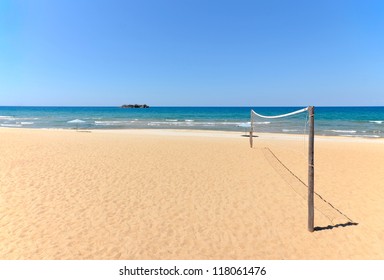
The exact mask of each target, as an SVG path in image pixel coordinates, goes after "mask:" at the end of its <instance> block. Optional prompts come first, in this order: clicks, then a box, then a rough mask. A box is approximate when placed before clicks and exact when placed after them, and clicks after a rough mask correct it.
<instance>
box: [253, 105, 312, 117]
mask: <svg viewBox="0 0 384 280" xmlns="http://www.w3.org/2000/svg"><path fill="white" fill-rule="evenodd" d="M251 111H252V113H253V114H255V115H256V116H258V117H260V118H265V119H278V118H284V117H288V116H292V115H296V114H300V113H302V112H305V111H308V107H306V108H303V109H300V110H297V111H294V112H291V113H287V114H283V115H277V116H264V115H260V114H258V113H256V112H255V111H253V110H251Z"/></svg>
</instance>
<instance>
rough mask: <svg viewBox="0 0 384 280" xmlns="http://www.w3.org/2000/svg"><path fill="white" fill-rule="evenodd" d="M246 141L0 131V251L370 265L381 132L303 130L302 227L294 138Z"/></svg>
mask: <svg viewBox="0 0 384 280" xmlns="http://www.w3.org/2000/svg"><path fill="white" fill-rule="evenodd" d="M254 141H255V147H254V148H253V149H250V148H249V145H248V138H246V137H241V133H229V132H199V131H167V130H134V131H92V132H88V133H86V132H77V131H69V130H68V131H64V130H62V131H60V130H28V129H1V130H0V155H1V156H0V240H1V241H0V259H27V260H29V259H384V164H383V163H384V142H383V140H377V139H376V140H363V139H344V138H330V137H317V139H316V144H315V145H316V151H315V164H316V169H315V182H316V185H315V191H316V192H317V194H318V195H316V196H315V206H316V210H315V226H316V227H317V230H316V231H315V232H313V233H310V232H308V231H307V201H306V192H307V189H306V186H305V185H304V184H303V183H301V182H300V180H302V181H303V182H304V183H305V182H306V180H307V179H306V176H307V174H306V172H307V169H306V162H305V161H306V157H305V149H302V150H303V151H304V155H300V153H297V150H295V149H296V147H300V146H302V143H303V141H301V140H298V139H297V138H294V137H293V138H292V139H290V138H289V137H288V138H284V137H270V138H268V137H267V136H266V137H258V138H255V140H254ZM304 144H305V143H304ZM299 149H301V148H299ZM283 164H284V165H286V167H287V168H288V169H287V168H286V167H284V165H283ZM291 172H292V173H293V174H294V175H295V176H296V177H295V176H294V175H292V173H291Z"/></svg>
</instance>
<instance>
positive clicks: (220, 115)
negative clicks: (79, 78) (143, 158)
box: [0, 106, 384, 138]
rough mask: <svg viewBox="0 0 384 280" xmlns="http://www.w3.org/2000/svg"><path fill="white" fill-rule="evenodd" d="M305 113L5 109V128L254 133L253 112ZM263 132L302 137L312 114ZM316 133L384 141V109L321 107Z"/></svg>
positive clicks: (261, 124)
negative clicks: (250, 126)
mask: <svg viewBox="0 0 384 280" xmlns="http://www.w3.org/2000/svg"><path fill="white" fill-rule="evenodd" d="M301 108H302V107H151V108H148V109H122V108H119V107H4V106H3V107H0V127H12V128H36V129H41V128H48V129H49V128H59V129H77V128H78V129H145V128H151V129H200V130H201V129H203V130H223V131H240V132H241V131H243V132H244V131H247V130H249V128H248V127H249V122H250V110H251V109H253V110H254V111H256V112H258V113H260V114H262V115H270V116H271V115H279V114H285V113H289V112H292V111H295V110H298V109H301ZM256 122H257V125H258V130H259V131H261V132H278V133H302V132H303V131H305V130H306V129H307V127H306V114H301V115H296V116H293V117H290V118H286V119H277V120H271V119H260V120H256ZM315 133H316V134H317V135H336V136H337V135H339V136H350V137H367V138H382V137H384V107H316V108H315Z"/></svg>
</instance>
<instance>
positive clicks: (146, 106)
mask: <svg viewBox="0 0 384 280" xmlns="http://www.w3.org/2000/svg"><path fill="white" fill-rule="evenodd" d="M121 108H149V106H148V105H147V104H124V105H122V106H121Z"/></svg>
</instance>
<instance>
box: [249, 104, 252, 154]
mask: <svg viewBox="0 0 384 280" xmlns="http://www.w3.org/2000/svg"><path fill="white" fill-rule="evenodd" d="M249 145H250V146H251V148H253V122H252V110H251V127H250V129H249Z"/></svg>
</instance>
